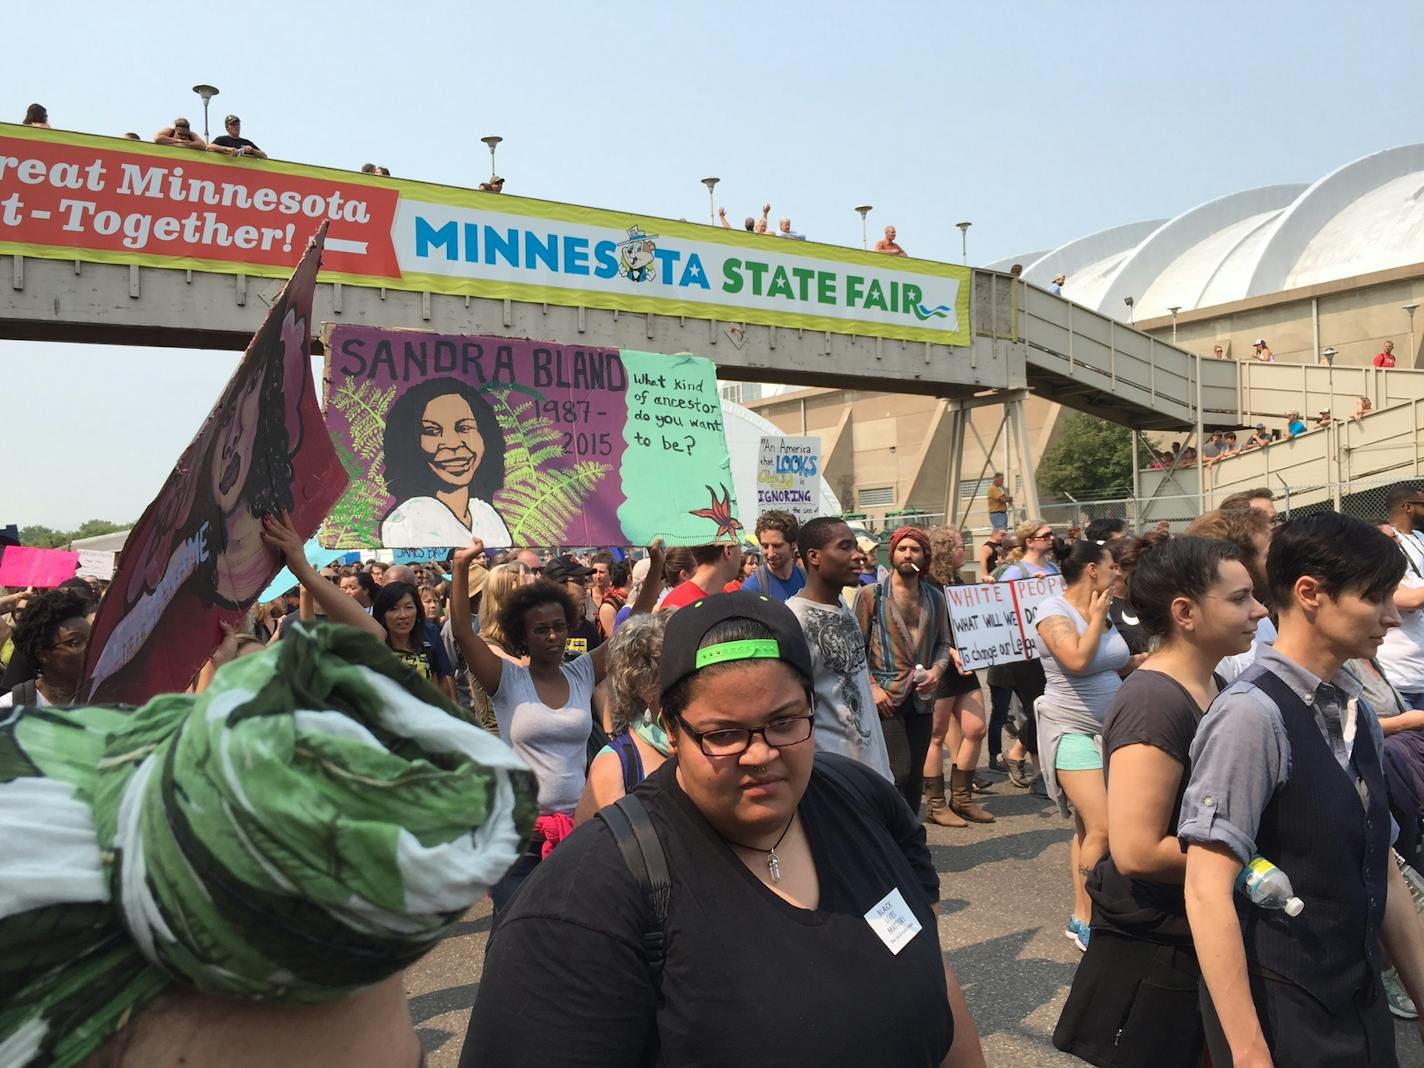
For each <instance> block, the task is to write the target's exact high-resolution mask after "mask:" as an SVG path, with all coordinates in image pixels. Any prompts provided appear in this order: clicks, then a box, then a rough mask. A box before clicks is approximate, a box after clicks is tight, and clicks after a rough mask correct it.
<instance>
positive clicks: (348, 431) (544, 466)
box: [321, 326, 741, 549]
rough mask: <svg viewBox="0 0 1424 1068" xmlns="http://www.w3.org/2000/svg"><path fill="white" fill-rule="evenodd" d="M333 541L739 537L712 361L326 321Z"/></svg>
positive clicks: (684, 541)
mask: <svg viewBox="0 0 1424 1068" xmlns="http://www.w3.org/2000/svg"><path fill="white" fill-rule="evenodd" d="M325 342H326V352H327V358H326V422H327V428H328V429H329V430H330V432H331V437H332V439H333V440H334V441H335V443H336V448H337V451H338V453H339V454H340V456H341V462H342V463H343V464H344V465H345V467H346V471H347V473H348V474H349V475H350V477H351V485H350V488H349V489H348V490H347V492H346V494H345V496H343V497H342V498H341V500H340V501H339V502H338V503H337V505H336V507H335V508H334V509H333V510H332V513H331V515H330V516H329V517H328V520H327V522H326V524H325V525H324V526H323V528H322V534H321V541H322V544H324V545H328V546H331V547H332V548H344V547H348V546H356V547H368V546H377V545H379V546H384V547H386V548H389V549H397V548H402V549H405V548H427V547H435V548H441V549H445V548H448V547H449V546H451V545H467V544H469V541H470V539H471V537H478V538H480V539H481V540H482V541H484V543H485V544H486V545H488V546H490V547H492V548H494V547H499V548H506V547H509V546H513V545H538V546H546V547H551V546H565V545H646V544H648V542H650V541H651V540H652V539H653V538H657V537H660V538H662V539H663V540H664V541H665V542H666V543H667V544H668V545H705V544H707V543H709V542H712V541H717V540H726V539H735V538H736V537H737V536H738V531H739V530H740V529H741V523H740V522H739V521H738V519H737V518H736V499H735V494H734V492H733V490H732V488H731V487H732V477H731V464H730V462H729V460H728V458H727V442H726V438H725V436H724V434H723V429H722V405H721V401H720V399H719V397H718V394H717V379H716V370H715V368H714V367H713V365H712V362H711V361H710V360H704V359H700V358H698V357H694V356H661V355H658V354H656V353H650V352H635V351H632V350H628V349H624V350H618V349H593V348H580V347H573V346H563V345H556V344H553V343H550V342H545V341H527V340H520V339H516V338H502V337H449V336H443V335H439V334H428V333H421V332H418V331H409V330H381V329H377V328H372V327H358V326H328V327H327V330H326V333H325Z"/></svg>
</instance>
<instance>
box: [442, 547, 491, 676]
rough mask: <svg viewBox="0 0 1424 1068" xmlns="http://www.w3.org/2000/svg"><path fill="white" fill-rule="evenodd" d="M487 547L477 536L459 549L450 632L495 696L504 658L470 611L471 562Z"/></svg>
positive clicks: (452, 586)
mask: <svg viewBox="0 0 1424 1068" xmlns="http://www.w3.org/2000/svg"><path fill="white" fill-rule="evenodd" d="M484 551H485V543H484V542H482V541H480V539H479V538H476V539H474V541H472V542H470V544H469V545H468V546H467V547H466V548H464V549H459V550H457V551H456V552H455V560H454V568H455V569H454V571H453V573H452V574H451V575H450V633H451V634H453V635H454V636H455V642H456V643H457V644H458V645H459V646H460V653H461V655H462V656H464V658H465V663H466V664H468V665H469V666H470V674H472V675H474V677H475V681H476V682H478V683H479V684H480V689H482V690H484V692H485V693H487V694H489V695H490V696H491V697H493V696H494V695H495V693H496V692H497V691H498V690H499V680H500V676H502V675H503V674H504V661H503V660H501V659H500V657H499V654H498V653H496V652H495V651H494V650H493V649H491V648H490V647H489V645H488V644H486V642H485V640H484V639H483V638H481V637H480V636H479V635H478V634H476V633H475V624H474V617H473V616H472V615H471V614H470V565H471V564H473V563H474V561H475V557H477V556H479V555H480V553H482V552H484Z"/></svg>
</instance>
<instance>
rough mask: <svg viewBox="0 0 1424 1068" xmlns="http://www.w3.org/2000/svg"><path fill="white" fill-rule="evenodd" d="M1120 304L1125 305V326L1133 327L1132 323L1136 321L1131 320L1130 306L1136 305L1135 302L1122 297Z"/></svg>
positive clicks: (1129, 298)
mask: <svg viewBox="0 0 1424 1068" xmlns="http://www.w3.org/2000/svg"><path fill="white" fill-rule="evenodd" d="M1122 302H1123V303H1124V304H1126V305H1127V325H1128V326H1132V325H1134V323H1135V321H1136V320H1134V319H1133V316H1132V306H1133V305H1134V304H1136V303H1137V302H1136V301H1135V300H1133V299H1132V298H1131V297H1123V298H1122Z"/></svg>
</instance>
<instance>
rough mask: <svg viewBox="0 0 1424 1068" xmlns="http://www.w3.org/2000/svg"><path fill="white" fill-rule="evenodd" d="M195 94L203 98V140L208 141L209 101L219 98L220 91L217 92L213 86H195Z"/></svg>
mask: <svg viewBox="0 0 1424 1068" xmlns="http://www.w3.org/2000/svg"><path fill="white" fill-rule="evenodd" d="M193 92H195V93H197V94H198V95H199V96H200V97H202V98H203V140H204V141H207V140H209V138H208V101H209V100H211V99H212V98H213V97H215V96H217V95H218V91H217V89H216V87H214V86H211V85H195V86H193Z"/></svg>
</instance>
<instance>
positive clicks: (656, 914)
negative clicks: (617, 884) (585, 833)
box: [598, 794, 672, 1001]
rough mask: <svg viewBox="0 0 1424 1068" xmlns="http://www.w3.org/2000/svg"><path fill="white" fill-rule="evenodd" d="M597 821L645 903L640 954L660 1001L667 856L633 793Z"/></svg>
mask: <svg viewBox="0 0 1424 1068" xmlns="http://www.w3.org/2000/svg"><path fill="white" fill-rule="evenodd" d="M598 818H599V819H601V820H602V821H603V822H604V823H606V824H607V825H608V829H609V830H610V831H612V832H613V840H614V841H615V842H617V843H618V851H619V852H620V853H622V854H623V863H624V864H626V865H628V870H629V871H630V872H632V874H633V879H634V880H635V881H636V882H637V884H638V886H639V888H640V889H641V890H642V891H643V896H644V897H646V898H647V901H648V917H647V921H646V923H645V924H644V927H643V953H644V955H646V957H647V958H648V971H649V973H650V974H651V975H652V980H653V989H654V990H655V991H657V994H658V1000H659V1001H661V1000H662V978H663V964H664V962H665V961H666V959H667V945H666V939H665V935H664V931H663V929H664V927H665V926H666V924H667V917H668V905H669V902H670V899H671V894H672V878H671V876H670V875H669V874H668V866H667V854H665V853H664V852H663V844H662V842H660V841H659V840H658V832H657V828H656V827H654V826H653V821H652V818H651V817H650V816H649V815H648V809H647V806H646V805H644V804H643V802H642V801H641V800H639V798H638V797H637V796H635V795H634V794H624V795H623V796H622V797H620V798H619V799H618V800H617V801H615V802H613V804H611V805H607V806H605V807H604V808H602V809H600V810H599V812H598Z"/></svg>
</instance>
